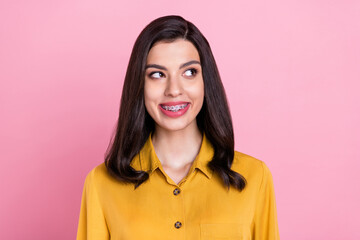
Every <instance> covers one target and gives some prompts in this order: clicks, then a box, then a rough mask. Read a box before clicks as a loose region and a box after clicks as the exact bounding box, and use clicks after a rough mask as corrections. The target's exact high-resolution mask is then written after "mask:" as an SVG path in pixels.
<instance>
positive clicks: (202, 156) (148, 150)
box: [130, 134, 214, 179]
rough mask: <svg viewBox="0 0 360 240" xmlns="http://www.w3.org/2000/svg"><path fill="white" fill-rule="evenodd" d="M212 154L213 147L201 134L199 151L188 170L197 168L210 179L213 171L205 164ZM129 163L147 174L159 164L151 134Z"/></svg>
mask: <svg viewBox="0 0 360 240" xmlns="http://www.w3.org/2000/svg"><path fill="white" fill-rule="evenodd" d="M213 155H214V148H213V146H212V145H211V143H210V141H209V140H208V139H207V138H206V136H205V134H203V139H202V143H201V147H200V151H199V153H198V155H197V156H196V158H195V160H194V162H193V164H192V166H191V169H190V172H192V171H193V170H194V169H196V168H197V169H199V170H200V171H201V172H202V173H204V174H205V175H206V176H207V177H208V178H209V179H210V178H211V176H212V174H213V171H212V170H211V169H210V168H209V167H208V166H207V164H208V162H209V161H211V160H212V158H213ZM130 165H131V166H132V167H133V168H134V169H135V170H141V171H146V172H148V173H149V174H151V173H152V172H154V171H155V169H157V168H159V167H160V166H161V163H160V160H159V159H158V157H157V156H156V153H155V149H154V146H153V144H152V141H151V134H150V135H149V138H148V139H147V141H146V142H145V144H144V146H143V147H142V149H141V150H140V153H139V154H138V155H136V156H135V158H134V159H133V160H132V161H131V164H130Z"/></svg>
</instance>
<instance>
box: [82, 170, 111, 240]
mask: <svg viewBox="0 0 360 240" xmlns="http://www.w3.org/2000/svg"><path fill="white" fill-rule="evenodd" d="M94 171H95V169H94V170H93V171H91V172H90V173H89V174H88V176H87V177H86V180H85V184H84V190H83V195H82V202H81V210H80V218H79V225H78V232H77V238H76V239H77V240H92V239H94V240H105V239H109V232H108V229H107V225H106V221H105V217H104V213H103V210H102V206H101V204H100V201H99V196H98V193H97V190H96V184H95V182H94V181H95V180H94Z"/></svg>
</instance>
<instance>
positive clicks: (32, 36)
mask: <svg viewBox="0 0 360 240" xmlns="http://www.w3.org/2000/svg"><path fill="white" fill-rule="evenodd" d="M359 13H360V1H356V0H354V1H350V0H348V1H340V0H339V1H336V0H326V1H325V0H323V1H319V0H315V1H314V0H311V1H310V0H307V1H306V0H305V1H304V0H303V1H301V0H274V1H265V0H255V1H235V0H234V1H188V0H183V1H154V0H153V1H145V0H143V1H127V2H126V3H125V2H122V1H115V0H113V1H100V0H87V1H84V0H82V1H81V0H76V1H74V0H71V1H70V0H61V1H60V0H58V1H46V0H43V1H40V0H33V1H25V0H23V1H16V0H2V1H1V2H0V79H1V81H0V113H1V118H0V121H1V122H0V134H1V135H0V136H1V138H0V149H1V150H0V160H1V168H0V194H1V195H0V239H53V240H57V239H59V240H60V239H74V238H75V235H76V229H77V221H78V214H79V209H80V200H81V192H82V187H83V183H84V179H85V176H86V174H87V173H88V172H89V171H90V170H91V169H92V168H93V167H95V166H96V165H98V164H100V163H101V162H102V161H103V157H104V152H105V150H106V148H107V145H108V143H109V140H110V136H111V133H112V131H113V129H114V126H115V122H116V119H117V113H118V106H119V101H120V95H121V88H122V81H123V78H124V74H125V70H126V66H127V62H128V59H129V56H130V51H131V48H132V46H133V43H134V41H135V38H136V37H137V35H138V34H139V32H140V31H141V30H142V28H143V27H144V26H145V25H146V24H147V23H149V22H150V21H151V20H153V19H155V18H157V17H159V16H163V15H167V14H180V15H182V16H184V17H185V18H187V19H188V20H190V21H192V22H193V23H195V24H196V25H197V26H198V27H199V28H200V30H201V31H202V32H203V33H204V35H205V36H206V37H207V39H208V40H209V42H210V44H211V46H212V49H213V52H214V55H215V58H216V60H217V63H218V67H219V69H220V73H221V76H222V79H223V83H224V85H225V88H226V90H227V94H228V99H229V102H230V105H231V112H232V115H233V121H234V126H235V134H236V149H237V150H239V151H241V152H244V153H247V154H249V155H252V156H254V157H256V158H259V159H261V160H263V161H264V162H265V163H266V164H267V165H268V166H269V168H270V169H271V171H272V174H273V177H274V184H275V189H276V198H277V199H276V200H277V207H278V218H279V226H280V235H281V238H282V239H292V240H298V239H299V240H300V239H302V240H303V239H326V240H332V239H334V240H335V239H354V240H355V239H360V231H359V229H358V227H359V226H360V223H359V222H360V220H359V215H360V207H359V206H358V205H359V202H360V187H359V185H358V184H359V181H360V174H359V170H360V127H359V122H360V106H359V105H360V99H359V90H360V83H359V80H360V64H359V63H360V44H359V42H360V17H359V16H360V14H359Z"/></svg>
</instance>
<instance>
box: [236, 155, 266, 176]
mask: <svg viewBox="0 0 360 240" xmlns="http://www.w3.org/2000/svg"><path fill="white" fill-rule="evenodd" d="M231 169H232V170H234V171H236V172H238V173H240V174H241V175H242V176H243V177H244V178H245V179H247V180H248V179H257V180H260V181H262V180H263V178H264V177H267V176H271V173H270V170H269V168H268V167H267V166H266V164H265V163H264V162H263V161H261V160H259V159H257V158H255V157H252V156H250V155H247V154H245V153H242V152H238V151H235V154H234V161H233V164H232V166H231Z"/></svg>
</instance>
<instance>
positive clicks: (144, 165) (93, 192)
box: [77, 135, 279, 240]
mask: <svg viewBox="0 0 360 240" xmlns="http://www.w3.org/2000/svg"><path fill="white" fill-rule="evenodd" d="M212 156H213V147H212V145H211V143H210V142H209V141H208V140H207V139H206V137H205V135H204V138H203V141H202V144H201V148H200V152H199V154H198V156H197V157H196V159H195V160H194V162H193V164H192V166H191V168H190V171H189V173H188V174H187V176H186V177H185V178H184V179H183V180H182V181H181V182H180V183H179V184H175V182H174V181H173V180H172V179H170V178H169V177H168V176H167V174H166V173H165V171H164V170H163V168H162V166H161V163H160V161H159V159H158V158H157V156H156V154H155V151H154V147H153V145H152V142H151V138H150V137H149V139H148V140H147V142H146V143H145V145H144V147H143V148H142V150H141V151H140V153H139V154H138V155H137V156H136V157H135V158H134V159H133V161H132V162H131V165H132V167H134V168H135V169H137V170H143V171H148V172H149V174H150V176H149V179H148V180H147V181H146V182H144V183H143V184H141V185H140V186H139V187H138V188H137V189H134V185H133V184H126V183H122V182H119V181H118V180H116V179H114V178H113V177H111V176H110V175H109V174H108V172H107V170H106V167H105V165H104V164H101V165H99V166H97V167H96V168H94V169H93V170H92V171H91V172H90V173H89V174H88V176H87V177H86V180H85V186H84V191H83V197H82V203H81V210H80V220H79V225H78V233H77V240H82V239H87V240H92V239H94V240H104V239H112V240H114V239H124V240H135V239H136V240H137V239H139V240H140V239H141V240H144V239H156V240H160V239H171V240H176V239H182V240H185V239H189V240H196V239H206V240H212V239H242V240H248V239H255V240H260V239H263V240H265V239H266V240H273V239H279V232H278V224H277V217H276V206H275V196H274V188H273V182H272V177H271V173H270V171H269V169H268V168H267V167H266V165H265V164H264V163H263V162H262V161H260V160H257V159H255V158H253V157H251V156H248V155H245V154H243V153H240V152H235V157H234V162H233V164H232V167H231V168H232V169H233V170H234V171H237V172H239V173H240V174H242V175H243V176H244V177H245V179H246V181H247V185H246V187H245V189H244V190H243V191H242V192H239V191H238V190H236V189H234V188H233V187H230V189H229V190H227V188H226V187H224V185H223V184H222V181H221V179H220V178H219V177H218V176H217V174H215V173H214V174H213V172H212V171H211V170H210V169H209V168H208V167H207V166H206V164H207V162H208V161H210V160H211V159H212Z"/></svg>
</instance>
